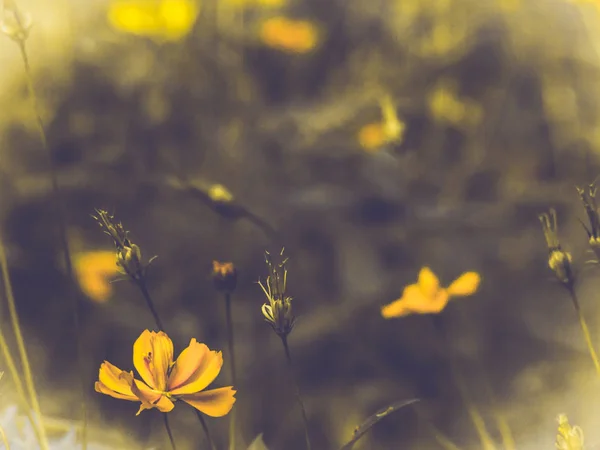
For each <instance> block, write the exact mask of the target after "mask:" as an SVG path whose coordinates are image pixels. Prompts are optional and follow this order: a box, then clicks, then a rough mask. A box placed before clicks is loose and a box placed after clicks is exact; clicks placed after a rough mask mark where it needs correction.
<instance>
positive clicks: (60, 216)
mask: <svg viewBox="0 0 600 450" xmlns="http://www.w3.org/2000/svg"><path fill="white" fill-rule="evenodd" d="M17 44H18V46H19V50H20V51H21V58H22V60H23V65H24V66H25V78H26V80H27V88H28V91H29V96H30V98H31V102H32V104H33V110H34V114H35V119H36V123H37V127H38V131H39V134H40V139H41V141H42V146H43V147H44V150H45V152H46V156H47V157H48V162H49V166H50V178H51V182H52V192H53V197H54V203H55V207H56V211H57V212H56V215H57V222H58V225H59V234H60V243H61V246H62V249H63V256H64V262H65V268H66V270H67V274H68V276H69V280H70V281H71V283H70V290H71V299H72V302H73V327H74V331H75V340H76V341H77V342H76V347H77V348H76V352H77V355H76V357H77V361H78V365H79V378H80V384H81V399H82V400H81V414H82V428H81V443H82V448H83V450H86V449H87V405H86V392H87V391H86V383H85V378H84V377H85V368H84V367H83V359H82V356H83V349H82V342H81V331H80V328H81V326H80V319H79V301H78V299H77V296H76V295H75V294H74V292H72V289H73V288H72V287H73V286H74V285H75V284H74V280H75V278H74V275H73V265H72V262H71V252H70V250H69V242H68V240H67V226H66V223H65V216H66V214H65V213H66V210H65V207H64V204H63V202H62V199H61V196H60V190H59V185H58V176H57V170H56V166H55V163H54V159H53V157H52V152H51V150H50V146H49V145H48V138H47V136H46V131H45V129H44V122H43V121H42V116H41V114H40V109H39V106H38V100H37V95H36V92H35V87H34V85H33V76H32V71H31V67H30V65H29V57H28V55H27V48H26V46H25V41H24V40H19V41H17ZM36 402H37V401H36ZM32 406H33V407H34V408H35V403H33V405H32Z"/></svg>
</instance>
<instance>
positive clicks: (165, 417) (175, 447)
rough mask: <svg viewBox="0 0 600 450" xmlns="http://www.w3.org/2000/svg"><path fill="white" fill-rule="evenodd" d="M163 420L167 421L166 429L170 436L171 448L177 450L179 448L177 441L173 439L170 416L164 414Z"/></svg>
mask: <svg viewBox="0 0 600 450" xmlns="http://www.w3.org/2000/svg"><path fill="white" fill-rule="evenodd" d="M162 415H163V419H164V420H165V429H166V430H167V434H168V435H169V442H170V443H171V448H172V449H173V450H177V446H176V445H175V439H173V432H172V431H171V426H170V425H169V414H168V413H162Z"/></svg>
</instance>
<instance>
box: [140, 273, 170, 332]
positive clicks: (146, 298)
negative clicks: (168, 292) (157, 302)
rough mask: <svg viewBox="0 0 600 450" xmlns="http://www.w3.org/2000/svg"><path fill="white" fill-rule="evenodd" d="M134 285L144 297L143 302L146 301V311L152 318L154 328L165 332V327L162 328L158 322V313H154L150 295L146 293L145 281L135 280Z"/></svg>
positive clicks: (159, 321) (154, 309) (161, 324)
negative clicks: (154, 323) (147, 310)
mask: <svg viewBox="0 0 600 450" xmlns="http://www.w3.org/2000/svg"><path fill="white" fill-rule="evenodd" d="M136 284H137V285H138V287H139V288H140V291H141V292H142V295H143V296H144V300H146V306H148V309H149V310H150V312H151V313H152V317H154V322H156V326H157V327H158V329H159V331H165V327H164V326H163V323H162V321H161V320H160V317H159V316H158V313H157V312H156V308H155V307H154V302H153V301H152V297H150V293H149V292H148V288H147V287H146V281H145V280H144V279H143V278H142V279H140V280H137V281H136Z"/></svg>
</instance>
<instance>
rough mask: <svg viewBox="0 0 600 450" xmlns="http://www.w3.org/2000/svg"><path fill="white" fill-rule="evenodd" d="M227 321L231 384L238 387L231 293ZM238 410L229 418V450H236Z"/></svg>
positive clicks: (226, 308) (226, 300) (227, 299)
mask: <svg viewBox="0 0 600 450" xmlns="http://www.w3.org/2000/svg"><path fill="white" fill-rule="evenodd" d="M225 320H226V322H227V344H228V346H229V365H230V368H231V383H232V384H233V385H234V386H237V376H236V371H235V344H234V340H233V319H232V313H231V293H229V292H226V293H225ZM236 410H237V408H235V406H234V408H233V409H232V410H231V413H230V417H229V450H235V436H236V433H235V431H236V430H235V428H236Z"/></svg>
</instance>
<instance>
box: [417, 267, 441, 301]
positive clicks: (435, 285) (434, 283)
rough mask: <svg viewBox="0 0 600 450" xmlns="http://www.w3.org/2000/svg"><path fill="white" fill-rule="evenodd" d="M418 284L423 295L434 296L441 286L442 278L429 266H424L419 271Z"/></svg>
mask: <svg viewBox="0 0 600 450" xmlns="http://www.w3.org/2000/svg"><path fill="white" fill-rule="evenodd" d="M418 285H419V288H420V289H421V291H422V292H423V295H425V296H429V297H434V296H435V294H436V293H437V291H438V290H439V288H440V280H439V279H438V277H437V276H436V275H435V274H434V273H433V272H432V271H431V269H430V268H429V267H423V268H422V269H421V271H420V272H419V281H418Z"/></svg>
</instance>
